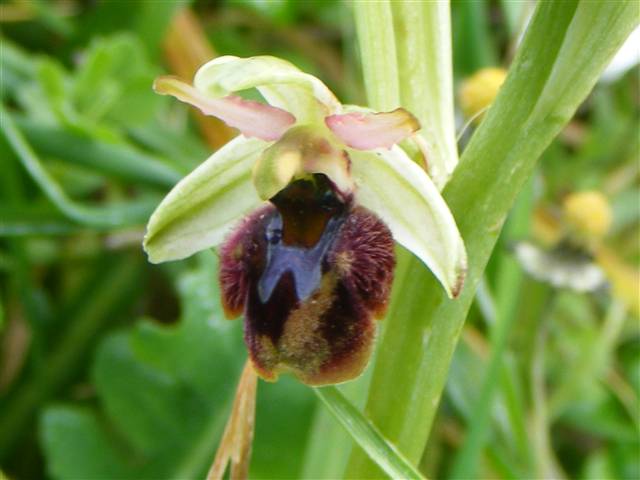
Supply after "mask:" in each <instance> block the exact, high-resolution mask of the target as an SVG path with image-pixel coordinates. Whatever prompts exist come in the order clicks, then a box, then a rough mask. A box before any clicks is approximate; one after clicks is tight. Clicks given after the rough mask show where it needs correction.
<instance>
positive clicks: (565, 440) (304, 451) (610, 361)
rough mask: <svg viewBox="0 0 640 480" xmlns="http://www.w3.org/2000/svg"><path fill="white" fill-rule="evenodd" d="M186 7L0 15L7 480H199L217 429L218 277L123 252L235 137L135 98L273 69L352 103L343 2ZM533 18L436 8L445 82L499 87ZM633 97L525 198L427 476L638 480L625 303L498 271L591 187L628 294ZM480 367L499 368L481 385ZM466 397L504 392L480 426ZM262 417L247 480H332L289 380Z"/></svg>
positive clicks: (589, 128)
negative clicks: (502, 333)
mask: <svg viewBox="0 0 640 480" xmlns="http://www.w3.org/2000/svg"><path fill="white" fill-rule="evenodd" d="M188 3H189V2H183V1H164V2H128V3H127V4H126V9H125V7H124V6H123V3H121V2H108V1H105V2H98V3H89V2H80V1H67V2H44V1H43V2H36V1H29V2H22V1H13V2H3V3H2V4H0V8H2V10H1V12H2V14H1V16H0V21H1V22H2V23H0V25H1V26H2V36H1V37H0V41H1V42H2V43H1V47H0V48H1V50H0V68H1V71H0V72H1V78H0V94H1V95H2V100H3V107H2V111H1V112H0V113H1V114H2V118H1V122H2V130H3V135H0V152H1V153H2V155H1V156H0V336H1V338H0V342H1V343H0V349H1V350H0V355H1V356H0V466H1V470H2V472H4V473H5V474H6V475H9V476H10V477H11V478H20V479H22V478H24V479H26V478H41V477H50V478H86V477H92V478H196V477H202V476H203V475H204V472H206V469H207V468H208V465H209V463H210V461H211V459H212V456H213V452H214V451H215V448H216V445H217V441H218V438H219V435H220V434H221V432H222V428H223V427H224V422H225V420H226V416H227V415H228V412H229V410H230V405H231V400H232V396H233V391H234V389H235V385H236V382H237V379H238V376H239V373H240V369H241V366H242V364H243V362H244V360H245V358H246V352H245V348H244V346H243V345H242V339H241V325H240V322H227V321H226V320H224V319H223V317H222V315H221V311H220V305H219V303H218V292H217V285H216V281H215V278H216V277H215V272H216V262H217V258H216V255H215V253H213V252H206V253H203V254H199V255H197V256H195V257H194V258H191V259H188V260H185V261H182V262H176V263H172V264H168V265H163V266H152V265H149V264H148V263H147V262H146V259H145V257H144V255H143V253H142V251H141V248H140V242H141V238H142V234H143V232H144V224H145V223H146V220H147V218H148V216H149V214H150V212H151V211H152V210H153V208H154V207H155V205H156V204H157V202H158V201H159V200H160V198H162V196H163V195H164V194H165V193H166V192H167V191H168V189H169V188H170V187H171V186H172V185H173V184H174V183H175V182H176V181H177V180H178V179H180V178H181V177H182V176H183V175H184V174H185V173H187V172H188V171H190V170H191V169H192V168H193V167H194V166H195V165H197V164H198V163H199V162H200V161H202V159H204V158H205V157H206V156H207V155H208V153H209V152H210V151H211V150H212V149H213V148H215V147H216V146H219V145H220V144H221V143H224V141H225V140H226V139H227V138H229V135H230V132H229V131H228V130H227V129H224V128H223V127H221V126H220V124H218V123H216V122H214V121H208V120H203V119H202V118H199V117H194V116H192V115H191V113H190V112H189V110H188V109H186V108H184V107H183V106H181V105H177V102H171V101H170V100H168V99H167V98H163V97H159V96H156V95H154V94H153V93H152V92H151V90H150V84H151V81H152V79H153V78H154V77H155V76H156V75H158V74H160V73H164V72H168V71H171V72H173V73H177V74H179V75H182V76H185V77H188V76H189V75H190V74H191V73H192V71H193V69H194V68H195V67H196V66H197V64H198V63H200V62H202V61H204V60H206V58H208V57H207V56H212V55H213V54H214V52H215V53H220V54H223V53H224V54H235V55H241V56H247V55H256V54H272V55H278V56H282V57H284V58H287V59H289V60H291V61H293V62H294V63H296V64H297V65H298V66H299V67H300V68H302V69H304V70H307V71H309V72H311V73H314V74H316V75H318V76H319V77H320V78H322V79H323V80H324V81H326V82H327V83H328V84H329V86H330V87H331V88H332V89H334V91H336V92H337V93H338V95H339V96H340V98H341V99H343V100H345V101H348V102H349V103H365V98H364V91H363V89H362V88H361V85H362V80H361V74H360V72H359V70H358V68H359V67H358V65H359V59H358V51H357V48H356V42H355V38H354V37H355V31H354V26H353V25H354V23H353V19H352V18H351V11H350V9H349V8H347V7H345V6H344V5H343V4H342V3H339V2H333V1H322V2H311V1H310V2H294V1H274V2H268V3H266V2H260V1H244V2H220V3H216V4H211V3H208V2H194V3H192V4H191V9H192V11H193V12H195V13H196V15H195V16H192V15H189V14H188V13H185V11H184V10H183V9H184V8H185V7H186V6H187V4H188ZM529 7H530V5H529V4H527V3H524V2H497V3H496V2H491V3H488V2H487V3H483V2H474V1H455V2H453V4H452V21H453V46H454V76H455V79H456V82H458V83H459V82H460V81H462V80H463V79H464V78H466V77H467V76H468V75H470V74H472V73H473V72H475V71H476V70H478V69H479V68H482V67H486V66H504V67H507V66H508V65H509V63H510V61H511V59H512V55H513V52H514V48H515V42H516V39H517V38H518V36H519V34H520V32H521V30H522V28H523V25H524V20H525V19H526V16H527V10H528V9H529ZM638 75H639V73H638V68H637V67H636V68H634V69H632V70H630V71H629V72H627V73H626V74H624V75H623V76H621V77H620V78H618V79H616V80H615V81H609V82H600V83H599V84H598V85H597V86H596V88H595V89H594V91H593V93H592V94H591V95H590V96H589V98H588V99H587V100H586V101H585V103H584V104H583V105H582V106H581V107H580V109H579V110H578V112H577V114H576V116H575V117H574V119H573V120H572V121H571V123H570V124H569V125H568V126H567V127H566V128H565V129H564V130H563V132H562V133H561V135H560V136H559V137H558V139H556V140H555V141H554V143H553V144H552V145H551V146H550V147H549V148H548V149H547V151H546V152H545V154H544V155H543V158H542V161H541V163H540V164H539V166H538V167H537V170H536V172H535V173H534V178H533V180H532V182H531V183H530V185H529V186H528V187H527V188H526V189H525V191H524V192H523V194H522V195H521V196H520V198H519V199H518V201H517V205H516V208H515V209H514V211H513V212H512V215H511V218H510V220H509V223H508V226H507V228H505V230H504V231H503V233H502V236H501V238H500V240H499V243H498V246H497V248H496V250H495V251H494V254H493V257H492V259H491V261H490V263H489V267H488V269H487V273H486V275H485V279H484V283H483V287H482V288H481V290H480V293H479V295H478V298H477V300H476V303H475V304H474V307H473V308H472V311H471V313H470V315H469V318H468V319H467V323H466V325H465V329H464V332H463V335H462V341H461V342H460V344H459V346H458V348H457V350H456V354H455V357H454V362H453V364H452V368H451V371H450V375H449V378H448V383H447V388H446V391H445V394H444V396H443V399H442V403H441V405H440V409H439V413H438V417H437V419H436V423H435V425H434V427H433V429H432V433H431V436H430V439H429V442H428V445H427V448H426V449H425V451H424V454H423V457H422V460H421V462H420V468H421V470H422V471H423V472H424V473H425V474H426V475H427V476H429V477H432V478H443V477H456V478H459V477H461V476H477V477H487V476H492V477H500V478H513V477H516V478H521V477H542V476H566V477H570V478H629V479H632V478H638V477H640V460H639V458H638V451H639V449H640V442H639V440H638V433H639V432H638V428H639V427H638V421H639V418H638V417H639V415H638V411H639V409H638V407H639V404H638V398H639V395H640V330H639V328H638V317H637V314H638V312H637V311H635V312H634V311H633V308H632V306H631V304H632V303H633V302H632V301H631V302H630V301H629V296H628V295H627V296H625V295H620V294H619V291H618V290H617V289H616V288H609V289H604V290H602V291H598V292H596V293H594V294H581V293H576V292H573V291H570V290H568V289H554V288H552V287H550V286H548V285H546V284H544V283H541V282H538V281H535V280H533V279H531V278H529V277H528V276H527V275H526V274H525V273H524V272H523V270H522V268H521V267H520V266H519V265H518V264H517V263H516V262H515V261H514V259H513V255H512V250H511V247H512V245H513V242H516V241H519V240H522V239H534V238H537V237H536V235H538V230H539V226H540V223H541V222H540V219H541V218H546V217H548V216H549V215H551V216H554V215H555V214H556V213H557V212H558V211H559V209H560V205H561V204H562V201H563V199H564V198H565V197H566V195H567V194H569V193H570V192H573V191H577V190H584V189H595V190H599V191H601V192H602V193H604V194H605V195H606V196H607V197H608V199H609V200H610V202H611V205H612V208H613V213H614V223H613V227H612V229H611V231H610V232H609V234H608V236H607V237H606V239H605V246H606V248H607V252H609V253H610V254H611V255H613V260H612V261H613V262H614V263H615V265H617V266H619V267H620V268H619V269H618V270H616V271H617V272H620V271H621V269H622V270H624V271H627V270H629V269H631V271H632V274H631V275H632V277H633V275H637V268H638V260H639V259H640V247H639V241H638V234H639V231H640V207H639V205H640V174H639V169H638V162H639V160H640V156H639V144H638V142H639V140H638V138H639V137H638V134H637V133H638V113H639V106H640V95H639V91H638V80H639V78H638ZM459 120H460V122H459V123H460V127H462V124H463V123H464V121H463V119H462V115H461V114H460V118H459ZM473 128H474V127H473V126H472V127H471V130H470V131H472V130H473ZM468 136H469V131H468V132H467V133H466V134H465V135H464V136H463V137H462V139H461V145H460V146H461V147H464V145H465V143H466V140H467V139H468ZM16 145H21V146H22V147H23V149H22V153H21V154H20V149H17V148H16ZM556 217H557V215H556ZM608 258H611V257H608ZM621 265H622V266H621ZM633 278H635V277H633ZM612 280H613V279H612ZM613 283H614V284H615V282H613ZM614 286H615V285H614ZM634 293H635V294H637V293H638V292H637V291H636V292H632V295H633V294H634ZM415 301H416V302H418V304H419V302H420V301H421V299H420V292H417V293H416V297H415ZM505 309H506V310H505ZM505 311H506V312H507V313H506V314H507V315H508V316H509V317H510V318H513V320H514V321H513V322H512V323H513V327H512V328H511V329H510V330H509V334H508V335H507V338H506V339H505V345H504V346H502V347H500V346H499V345H497V343H496V336H495V335H496V331H495V328H494V325H495V323H496V318H497V317H496V315H498V316H499V315H504V314H505V313H504V312H505ZM496 312H497V313H496ZM496 349H497V351H498V352H499V354H500V356H499V365H500V367H501V368H499V369H497V370H496V369H493V370H487V368H488V367H487V365H488V364H489V358H490V357H491V356H492V355H493V354H495V352H496ZM488 371H489V372H490V373H491V376H489V377H487V376H486V375H485V374H486V372H488ZM483 382H485V383H486V382H490V383H493V384H496V385H497V386H496V393H495V396H494V398H493V400H492V401H491V402H490V404H487V405H484V406H483V404H482V402H483V394H482V386H483ZM349 388H353V387H352V386H350V385H346V386H345V387H341V389H342V390H343V391H345V392H346V393H349ZM256 418H257V427H256V428H257V431H256V439H255V444H254V455H253V461H252V466H251V476H252V477H255V478H300V477H308V478H310V477H313V478H319V477H325V478H334V477H336V476H339V475H342V473H343V472H344V468H345V465H346V462H347V458H348V455H349V451H350V449H351V445H352V441H351V439H350V438H349V436H348V435H347V434H346V433H345V432H344V431H343V430H341V428H340V427H338V428H337V429H336V428H335V425H336V424H335V420H334V419H333V418H332V417H331V416H329V414H328V413H327V411H326V410H325V409H324V407H323V405H322V404H321V403H319V402H318V400H317V398H316V397H315V396H314V395H313V393H312V392H311V391H310V390H309V389H308V388H306V387H304V386H302V385H300V384H298V383H296V382H295V381H294V380H293V379H292V378H288V377H283V378H282V379H281V380H280V381H279V382H278V383H276V384H266V383H264V382H261V383H260V386H259V392H258V407H257V415H256ZM478 429H480V430H481V432H482V434H481V435H479V436H476V437H472V436H468V434H469V433H470V432H474V431H477V430H478ZM472 438H476V440H473V442H475V443H473V442H472V441H471V439H472ZM478 438H479V439H480V440H478ZM469 443H472V445H471V446H470V445H469ZM469 451H471V453H469ZM474 452H475V453H474ZM475 454H477V455H478V456H479V459H480V461H478V462H475V461H474V460H473V458H474V455H475Z"/></svg>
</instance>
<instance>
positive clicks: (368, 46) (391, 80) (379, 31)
mask: <svg viewBox="0 0 640 480" xmlns="http://www.w3.org/2000/svg"><path fill="white" fill-rule="evenodd" d="M353 8H354V14H355V20H356V29H357V31H358V40H359V41H358V44H359V45H360V57H361V59H362V71H363V73H364V84H365V87H366V89H367V98H368V99H369V106H370V107H372V108H374V109H376V110H387V111H388V110H393V109H394V108H398V107H399V106H400V87H399V84H398V61H397V57H396V37H395V35H394V32H393V19H392V18H393V17H392V15H391V2H390V1H389V0H378V1H375V2H372V1H367V0H361V1H357V2H354V4H353Z"/></svg>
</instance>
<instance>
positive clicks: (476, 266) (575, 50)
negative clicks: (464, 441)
mask: <svg viewBox="0 0 640 480" xmlns="http://www.w3.org/2000/svg"><path fill="white" fill-rule="evenodd" d="M636 24H637V15H636V4H635V3H634V2H632V1H619V2H590V1H582V2H578V1H564V2H540V3H539V4H538V8H537V10H536V14H535V15H534V18H533V19H532V21H531V24H530V26H529V29H528V31H527V35H526V36H525V39H524V41H523V43H522V45H521V47H520V49H519V51H518V54H517V56H516V58H515V60H514V62H513V65H512V67H511V69H510V72H509V76H508V78H507V81H506V82H505V84H504V86H503V87H502V90H501V93H500V95H499V96H498V98H497V99H496V102H495V104H494V106H493V107H492V108H491V109H490V110H489V112H487V115H486V117H485V119H484V120H483V122H482V124H481V126H480V128H479V129H478V130H477V131H476V133H475V135H474V137H473V138H472V140H471V142H470V144H469V146H468V147H467V149H466V150H465V152H464V154H463V156H462V159H461V162H460V165H459V166H458V168H457V169H456V171H455V172H454V176H453V178H452V180H451V181H450V182H449V184H448V185H447V187H446V188H445V190H444V197H445V199H446V200H447V203H448V204H449V206H450V208H451V211H452V212H453V214H454V216H455V218H456V220H457V222H458V227H459V229H460V231H461V233H462V237H463V238H464V240H465V243H466V247H467V252H468V256H469V271H468V276H467V281H466V284H465V287H464V289H463V291H462V293H461V295H460V297H459V298H458V299H457V300H453V301H451V300H448V299H447V298H446V296H445V295H444V293H443V291H442V289H441V287H440V286H439V285H438V284H437V282H436V280H435V279H434V278H433V276H432V275H431V274H430V273H429V272H428V271H426V270H425V269H424V267H422V266H421V265H419V264H418V263H417V262H415V261H414V262H413V263H414V265H413V266H411V267H410V268H409V270H410V272H411V275H412V276H411V283H410V285H409V288H406V289H405V290H404V291H403V292H402V295H400V298H398V299H396V301H397V302H399V303H401V305H400V306H398V305H396V306H395V308H394V309H392V313H393V315H392V316H391V317H390V318H389V324H388V325H387V332H386V334H385V336H384V338H383V341H382V344H381V345H380V348H379V352H378V361H377V363H376V366H375V371H374V377H373V381H372V385H371V389H370V392H369V399H368V403H367V413H368V415H369V416H370V418H371V419H372V420H373V422H374V423H375V424H376V425H377V426H378V428H379V429H380V430H381V431H382V433H383V434H384V435H385V437H386V438H388V439H389V440H390V441H392V442H393V443H395V444H396V446H398V447H399V449H400V450H401V451H402V452H403V453H404V454H405V455H406V456H407V458H408V459H409V460H410V461H414V462H415V461H417V460H418V459H419V458H420V456H421V455H422V450H423V449H424V445H425V444H426V440H427V437H428V434H429V431H430V429H431V425H432V422H433V418H434V416H435V413H436V411H437V408H438V402H439V399H440V396H441V394H442V389H443V387H444V384H445V381H446V378H447V373H448V370H449V365H450V362H451V358H452V355H453V352H454V350H455V347H456V344H457V341H458V337H459V335H460V332H461V330H462V327H463V324H464V320H465V318H466V315H467V311H468V309H469V307H470V305H471V302H472V300H473V297H474V295H475V291H476V288H477V285H478V282H479V280H480V278H481V276H482V273H483V271H484V269H485V266H486V263H487V261H488V259H489V256H490V254H491V251H492V249H493V247H494V245H495V242H496V240H497V237H498V234H499V232H500V230H501V228H502V224H503V222H504V219H505V217H506V215H507V213H508V211H509V209H510V207H511V205H512V204H513V202H514V200H515V197H516V195H517V194H518V192H519V191H520V190H521V188H522V186H523V185H524V183H525V182H526V180H527V178H528V177H529V176H530V174H531V171H532V169H533V167H534V165H535V162H536V160H537V158H538V157H539V156H540V154H541V153H542V152H543V151H544V149H545V148H546V147H547V146H548V145H549V143H550V142H551V140H552V139H553V138H554V137H555V136H556V135H557V134H558V133H559V131H560V130H561V128H562V127H563V126H564V125H565V124H566V123H567V122H568V121H569V119H570V118H571V116H572V115H573V113H574V112H575V110H576V108H577V107H578V106H579V104H580V102H582V100H583V99H584V98H585V97H586V96H587V94H588V93H589V91H590V90H591V88H592V87H593V85H594V84H595V82H596V80H597V79H598V76H599V74H600V72H601V71H602V70H603V69H604V67H605V66H606V65H607V63H608V61H609V60H610V58H611V57H612V56H613V54H614V53H615V51H616V50H617V48H618V47H619V46H620V45H621V44H622V42H623V41H624V40H625V38H626V37H627V36H628V34H629V33H630V32H631V31H632V30H633V28H634V27H635V25H636ZM406 107H407V108H409V109H411V106H410V105H406ZM348 472H349V476H351V477H357V478H377V477H380V476H381V475H382V473H381V472H380V471H379V470H378V469H377V468H375V466H374V465H373V464H372V463H371V462H367V461H362V459H359V458H358V457H357V454H356V457H355V458H352V463H351V466H350V469H349V470H348Z"/></svg>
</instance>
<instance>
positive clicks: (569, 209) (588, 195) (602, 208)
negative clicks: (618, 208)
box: [563, 191, 612, 241]
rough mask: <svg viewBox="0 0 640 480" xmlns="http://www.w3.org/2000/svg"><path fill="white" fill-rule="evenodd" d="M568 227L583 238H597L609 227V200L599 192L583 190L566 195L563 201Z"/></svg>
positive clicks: (610, 214)
mask: <svg viewBox="0 0 640 480" xmlns="http://www.w3.org/2000/svg"><path fill="white" fill-rule="evenodd" d="M563 212H564V217H565V220H566V222H567V226H568V227H569V229H570V230H571V231H572V232H573V233H575V234H577V235H578V236H580V237H582V238H583V239H584V240H587V241H593V240H599V239H601V238H602V237H604V235H605V234H606V233H607V231H608V230H609V227H611V221H612V213H611V207H610V206H609V201H608V200H607V198H606V197H605V196H604V195H603V194H602V193H600V192H597V191H584V192H576V193H572V194H570V195H568V196H567V197H566V198H565V199H564V203H563Z"/></svg>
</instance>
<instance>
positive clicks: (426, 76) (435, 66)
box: [393, 0, 458, 188]
mask: <svg viewBox="0 0 640 480" xmlns="http://www.w3.org/2000/svg"><path fill="white" fill-rule="evenodd" d="M393 23H394V28H395V34H396V50H397V57H398V75H399V82H400V99H401V101H402V105H403V106H405V107H410V109H411V113H413V114H414V115H415V116H416V117H418V120H420V125H421V126H422V129H421V131H420V133H421V135H422V136H423V137H424V139H425V140H426V142H427V145H428V150H429V155H428V159H427V162H428V164H429V173H430V175H431V176H432V178H433V180H434V182H435V183H436V185H438V186H439V187H440V188H442V187H444V185H445V183H446V181H447V180H448V178H449V176H450V175H451V173H452V172H453V169H454V168H455V167H456V165H457V163H458V150H457V147H456V133H455V123H454V118H453V71H452V64H451V63H452V58H451V20H450V15H449V2H448V1H439V2H411V1H404V0H403V1H395V2H393Z"/></svg>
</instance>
